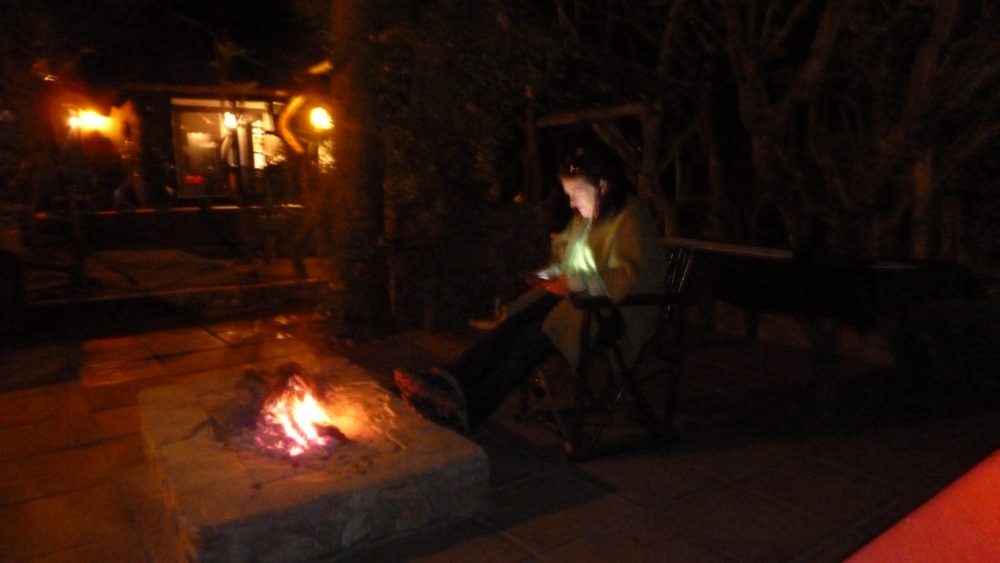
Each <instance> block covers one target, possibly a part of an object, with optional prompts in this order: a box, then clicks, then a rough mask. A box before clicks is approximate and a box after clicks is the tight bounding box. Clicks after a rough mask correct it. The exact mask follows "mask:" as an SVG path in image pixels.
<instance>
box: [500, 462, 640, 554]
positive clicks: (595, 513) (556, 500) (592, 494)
mask: <svg viewBox="0 0 1000 563" xmlns="http://www.w3.org/2000/svg"><path fill="white" fill-rule="evenodd" d="M490 501H491V502H490V508H489V510H488V511H487V512H486V518H487V519H488V520H489V521H490V522H492V523H494V524H495V525H496V526H497V527H499V528H501V529H503V530H504V532H505V533H508V534H510V535H512V536H514V537H516V538H517V539H518V540H520V541H522V542H524V543H525V544H527V545H529V546H531V547H532V548H533V549H535V550H537V551H540V552H545V551H548V550H550V549H552V548H554V547H557V546H560V545H563V544H566V543H568V542H571V541H574V540H578V539H581V538H584V537H587V536H589V535H591V534H593V533H594V532H595V531H597V530H599V529H601V528H603V527H604V526H607V525H610V524H613V523H614V522H617V521H619V520H621V519H623V518H627V517H629V516H634V515H636V514H637V513H639V512H640V509H639V507H637V506H635V505H633V504H631V503H628V502H625V501H624V500H622V499H620V498H618V497H616V496H614V495H612V494H610V493H609V492H608V491H606V490H604V489H601V488H600V487H597V486H596V485H594V484H592V483H589V482H587V481H585V480H583V479H580V478H578V477H574V476H572V475H571V474H568V473H563V474H555V475H546V476H544V477H539V478H536V479H530V480H528V481H524V482H522V483H518V484H516V485H513V486H511V487H507V488H505V489H500V490H495V491H493V492H492V493H491V494H490Z"/></svg>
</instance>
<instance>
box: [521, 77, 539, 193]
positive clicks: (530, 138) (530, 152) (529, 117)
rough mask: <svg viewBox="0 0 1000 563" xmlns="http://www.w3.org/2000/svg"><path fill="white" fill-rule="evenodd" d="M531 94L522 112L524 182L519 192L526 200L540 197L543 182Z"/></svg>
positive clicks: (535, 117) (536, 124) (536, 121)
mask: <svg viewBox="0 0 1000 563" xmlns="http://www.w3.org/2000/svg"><path fill="white" fill-rule="evenodd" d="M535 114H536V109H535V100H534V96H533V95H529V96H528V106H527V109H525V112H524V184H523V187H522V188H521V193H522V194H524V198H525V199H527V200H528V201H537V200H540V199H542V192H543V191H544V185H545V182H544V180H543V179H542V176H543V173H542V157H541V149H540V148H539V145H538V116H537V115H535Z"/></svg>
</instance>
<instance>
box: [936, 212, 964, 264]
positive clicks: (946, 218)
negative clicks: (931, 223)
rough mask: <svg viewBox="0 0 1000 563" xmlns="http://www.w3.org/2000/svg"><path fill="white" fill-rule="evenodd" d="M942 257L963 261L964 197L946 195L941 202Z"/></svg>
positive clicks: (951, 260) (953, 260)
mask: <svg viewBox="0 0 1000 563" xmlns="http://www.w3.org/2000/svg"><path fill="white" fill-rule="evenodd" d="M941 259H942V260H948V261H950V262H961V261H962V199H961V198H959V197H955V196H950V197H945V198H943V199H942V202H941Z"/></svg>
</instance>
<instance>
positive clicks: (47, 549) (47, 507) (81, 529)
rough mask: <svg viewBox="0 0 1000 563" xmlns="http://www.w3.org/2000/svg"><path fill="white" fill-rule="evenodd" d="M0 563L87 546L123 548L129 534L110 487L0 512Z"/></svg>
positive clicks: (120, 509) (93, 489)
mask: <svg viewBox="0 0 1000 563" xmlns="http://www.w3.org/2000/svg"><path fill="white" fill-rule="evenodd" d="M0 522H3V523H4V525H3V526H0V561H24V560H30V559H32V558H38V557H41V556H47V555H55V554H57V553H60V552H64V551H67V550H70V549H73V548H81V547H83V546H86V545H87V544H92V543H99V544H105V543H107V544H110V543H116V542H117V543H125V542H130V541H133V539H134V537H135V536H134V533H133V531H132V526H131V523H130V522H129V518H128V514H127V512H126V511H125V508H124V507H123V505H122V502H121V499H120V498H119V497H118V496H117V494H115V490H114V487H113V486H112V485H110V484H101V485H98V486H95V487H91V488H88V489H83V490H80V491H73V492H70V493H67V494H63V495H58V496H54V497H48V498H44V499H39V500H35V501H31V502H26V503H23V504H15V505H12V506H5V507H2V508H0Z"/></svg>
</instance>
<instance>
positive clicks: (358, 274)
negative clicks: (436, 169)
mask: <svg viewBox="0 0 1000 563" xmlns="http://www.w3.org/2000/svg"><path fill="white" fill-rule="evenodd" d="M380 4H381V2H377V1H373V0H336V1H335V2H334V3H333V17H332V20H333V21H332V29H331V31H332V32H333V34H332V39H333V57H332V59H331V60H332V61H333V66H334V69H333V75H332V77H331V81H330V93H331V98H332V102H333V104H334V122H335V128H334V135H333V141H334V147H335V148H334V150H335V158H336V169H335V170H334V171H333V174H332V177H331V184H332V185H331V186H330V193H329V194H325V195H326V196H328V197H325V198H324V202H326V204H327V206H328V207H327V208H326V209H325V210H324V211H325V212H326V214H325V218H324V220H323V222H324V224H323V225H322V227H324V228H326V229H328V232H329V234H330V239H329V241H330V249H331V259H332V262H333V268H334V271H335V272H336V273H337V274H338V275H339V277H340V280H341V281H342V282H343V284H344V288H345V290H346V292H347V299H345V300H344V304H345V305H344V306H345V308H346V310H345V311H344V319H345V322H346V324H347V326H346V327H344V328H345V329H346V330H347V332H349V333H350V334H351V336H353V337H355V338H361V339H364V338H367V337H371V336H375V335H378V334H381V333H384V332H386V331H387V330H388V329H389V328H390V325H391V320H390V310H389V295H388V266H387V263H386V258H385V252H384V245H383V242H384V241H383V238H384V228H385V225H384V211H385V209H384V199H383V189H382V178H381V174H380V170H381V168H382V166H381V158H382V147H381V145H380V143H379V140H378V138H377V136H376V134H375V131H373V130H372V124H373V122H374V119H373V115H374V108H373V107H372V104H373V100H374V99H375V96H374V84H373V81H374V78H373V76H374V73H375V71H374V70H373V65H372V52H371V51H372V42H371V40H370V37H371V36H372V35H373V34H374V20H375V14H377V13H378V10H379V9H380Z"/></svg>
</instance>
